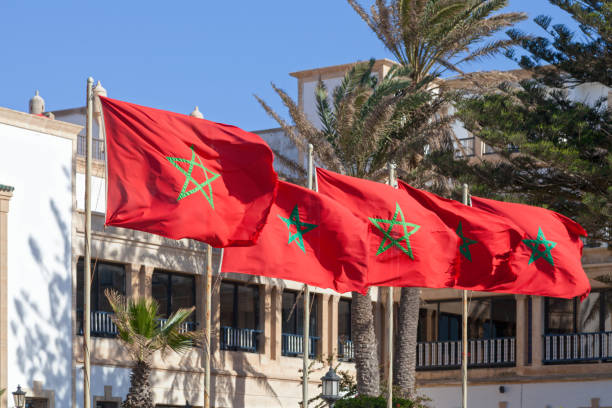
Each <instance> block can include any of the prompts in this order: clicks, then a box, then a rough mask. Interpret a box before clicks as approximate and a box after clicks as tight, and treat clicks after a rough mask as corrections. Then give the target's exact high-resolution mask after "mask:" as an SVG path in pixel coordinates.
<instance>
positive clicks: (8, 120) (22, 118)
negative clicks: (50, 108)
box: [0, 107, 83, 140]
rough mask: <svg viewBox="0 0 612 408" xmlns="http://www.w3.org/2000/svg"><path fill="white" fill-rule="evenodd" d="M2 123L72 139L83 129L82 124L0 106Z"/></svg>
mask: <svg viewBox="0 0 612 408" xmlns="http://www.w3.org/2000/svg"><path fill="white" fill-rule="evenodd" d="M0 123H2V124H5V125H10V126H15V127H19V128H23V129H27V130H32V131H35V132H40V133H46V134H49V135H53V136H58V137H62V138H65V139H70V140H76V138H77V135H78V134H79V132H80V131H81V130H82V129H83V127H82V126H79V125H75V124H72V123H68V122H62V121H61V120H54V119H49V118H47V117H44V116H37V115H32V114H29V113H25V112H19V111H15V110H12V109H8V108H2V107H0Z"/></svg>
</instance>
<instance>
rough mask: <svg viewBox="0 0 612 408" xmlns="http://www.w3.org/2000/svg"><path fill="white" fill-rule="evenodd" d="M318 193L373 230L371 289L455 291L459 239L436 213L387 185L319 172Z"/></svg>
mask: <svg viewBox="0 0 612 408" xmlns="http://www.w3.org/2000/svg"><path fill="white" fill-rule="evenodd" d="M317 183H318V186H319V192H320V193H321V194H324V195H327V196H329V197H331V198H333V199H334V200H336V201H337V202H338V203H340V204H341V205H342V206H343V207H345V208H347V209H348V210H350V211H351V212H352V213H353V214H355V215H356V216H357V217H359V218H361V219H362V220H363V221H365V222H366V223H367V224H368V226H369V229H368V233H369V246H368V284H369V285H371V286H406V287H408V286H414V287H428V288H443V287H453V285H454V284H455V279H456V272H457V268H458V255H459V246H460V239H459V236H458V235H457V234H456V233H455V231H454V230H452V229H451V228H449V227H448V226H447V225H446V224H444V223H443V222H442V221H441V220H440V218H438V216H437V215H436V214H435V213H434V212H433V211H431V210H429V209H427V208H425V207H424V206H423V205H421V204H420V203H419V202H418V201H417V200H415V199H414V198H412V197H410V196H409V195H408V194H406V193H405V192H404V191H400V190H397V189H395V188H393V187H390V186H388V185H386V184H382V183H377V182H374V181H369V180H363V179H359V178H354V177H349V176H344V175H340V174H337V173H334V172H331V171H327V170H323V169H317Z"/></svg>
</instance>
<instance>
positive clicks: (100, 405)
mask: <svg viewBox="0 0 612 408" xmlns="http://www.w3.org/2000/svg"><path fill="white" fill-rule="evenodd" d="M96 408H119V403H118V402H113V401H96Z"/></svg>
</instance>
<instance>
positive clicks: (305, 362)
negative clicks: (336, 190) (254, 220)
mask: <svg viewBox="0 0 612 408" xmlns="http://www.w3.org/2000/svg"><path fill="white" fill-rule="evenodd" d="M313 156H314V153H313V146H312V144H311V143H309V144H308V189H309V190H312V178H313V161H314V157H313ZM303 326H304V333H303V338H302V350H303V353H302V354H303V357H302V401H303V402H302V408H308V354H309V351H310V350H309V345H310V287H309V286H308V284H304V324H303Z"/></svg>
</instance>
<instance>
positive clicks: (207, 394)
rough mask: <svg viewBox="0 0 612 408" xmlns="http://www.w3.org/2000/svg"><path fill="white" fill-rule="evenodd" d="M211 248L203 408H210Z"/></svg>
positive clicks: (210, 251) (205, 326) (208, 251)
mask: <svg viewBox="0 0 612 408" xmlns="http://www.w3.org/2000/svg"><path fill="white" fill-rule="evenodd" d="M211 286H212V246H211V245H210V244H209V245H208V246H207V248H206V314H205V317H204V318H205V322H204V332H205V338H204V408H210V360H211V359H210V309H211V304H212V302H211V293H212V288H211Z"/></svg>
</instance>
